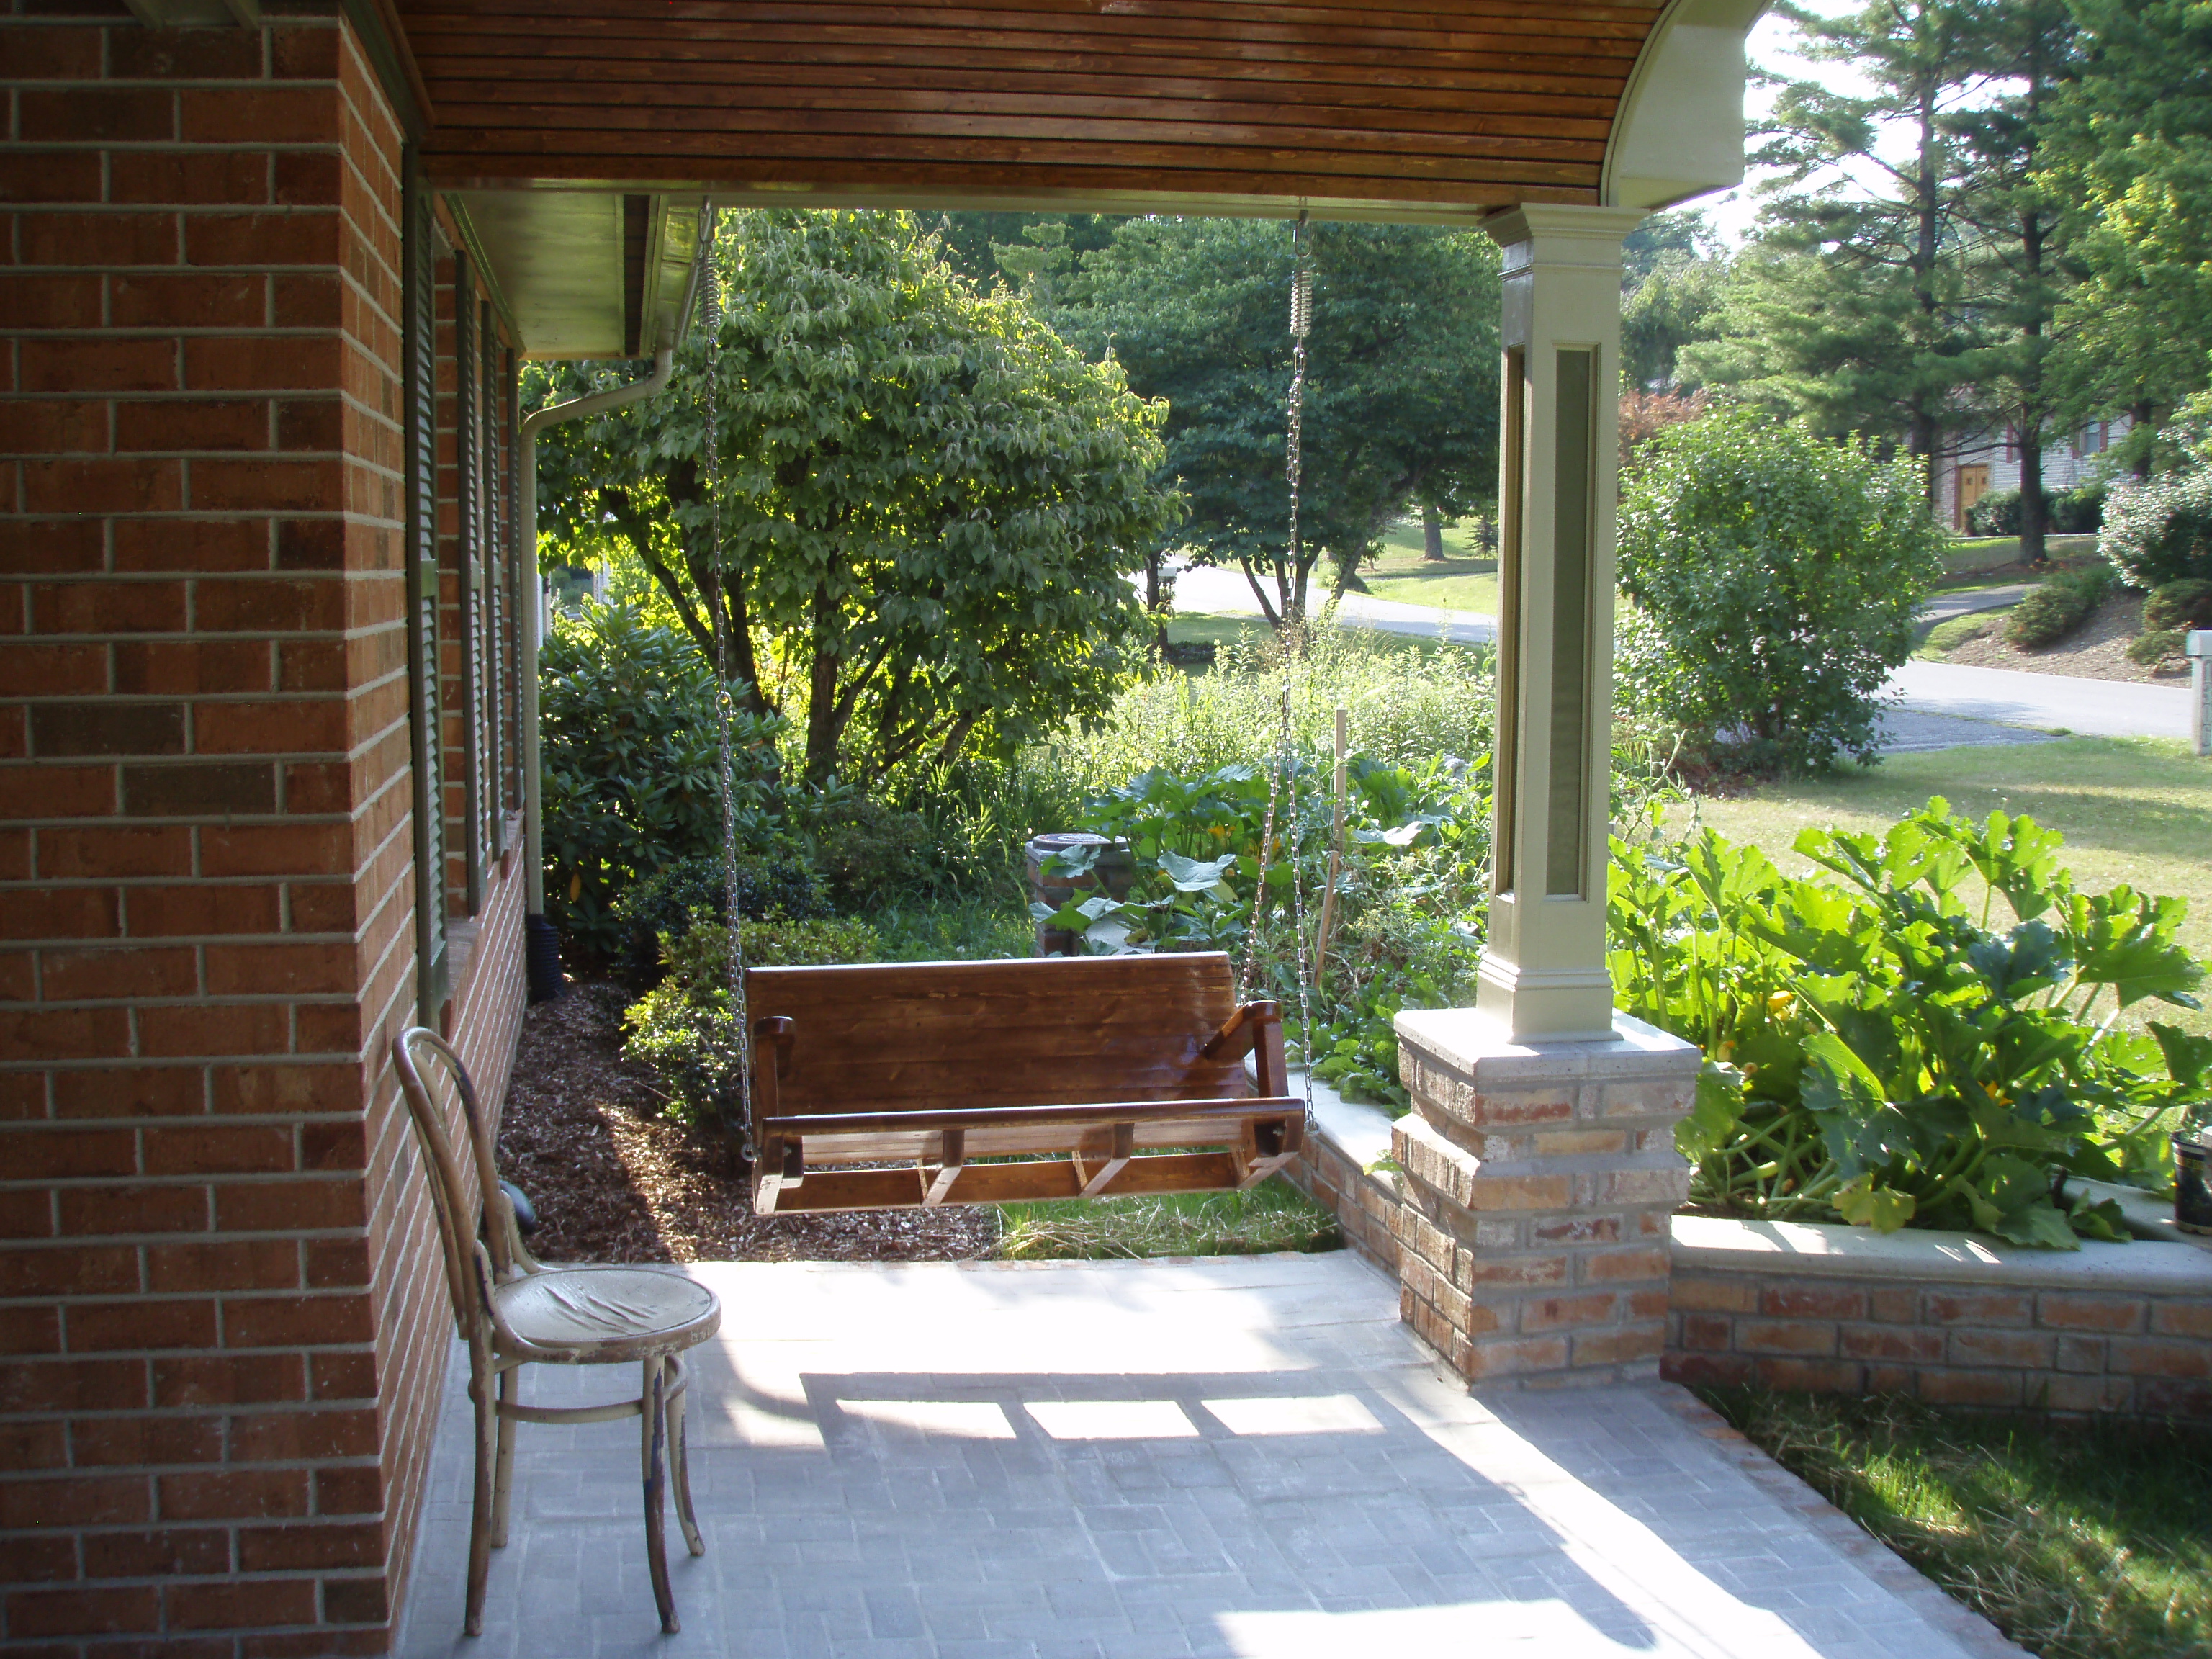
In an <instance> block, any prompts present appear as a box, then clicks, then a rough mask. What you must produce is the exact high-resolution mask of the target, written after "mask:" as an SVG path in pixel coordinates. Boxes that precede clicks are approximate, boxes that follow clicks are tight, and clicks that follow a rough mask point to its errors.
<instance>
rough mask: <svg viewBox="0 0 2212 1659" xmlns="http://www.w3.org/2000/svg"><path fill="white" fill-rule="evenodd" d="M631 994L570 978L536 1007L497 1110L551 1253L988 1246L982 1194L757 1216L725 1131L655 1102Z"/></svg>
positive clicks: (708, 1256)
mask: <svg viewBox="0 0 2212 1659" xmlns="http://www.w3.org/2000/svg"><path fill="white" fill-rule="evenodd" d="M629 1000H630V999H629V993H628V992H626V991H624V990H623V988H622V987H620V986H618V985H613V984H609V983H605V982H603V981H602V982H593V983H586V984H580V985H572V986H570V987H568V992H567V994H564V995H562V996H561V997H558V998H556V999H555V1000H552V1001H550V1002H542V1003H539V1004H538V1005H537V1006H534V1007H532V1009H531V1010H530V1011H529V1012H528V1013H527V1014H526V1016H525V1017H524V1019H523V1023H522V1043H521V1047H520V1050H519V1051H518V1052H517V1054H516V1055H515V1063H514V1075H513V1080H512V1081H511V1082H510V1083H509V1085H507V1105H506V1108H505V1110H504V1112H503V1114H502V1115H501V1120H500V1133H499V1163H500V1171H501V1174H502V1175H504V1176H506V1177H507V1180H509V1181H511V1182H513V1183H514V1184H515V1185H516V1186H518V1187H520V1188H522V1190H523V1191H524V1192H525V1193H526V1194H528V1195H529V1197H530V1200H531V1202H532V1204H533V1205H534V1206H536V1208H537V1211H538V1224H539V1225H538V1232H537V1233H536V1235H535V1236H533V1237H532V1238H531V1240H530V1248H531V1249H532V1252H533V1253H534V1254H536V1255H539V1256H541V1257H543V1258H544V1259H545V1260H547V1261H967V1260H971V1259H973V1258H975V1257H979V1256H985V1255H989V1254H990V1253H991V1250H992V1247H993V1246H994V1243H996V1242H997V1238H998V1212H996V1211H995V1210H994V1209H991V1208H990V1207H989V1206H981V1205H948V1206H945V1207H943V1208H940V1209H933V1210H919V1209H917V1210H883V1211H874V1212H856V1213H853V1214H838V1215H815V1216H765V1217H763V1216H756V1215H755V1214H754V1213H753V1212H752V1201H751V1199H750V1195H749V1194H748V1193H747V1191H746V1188H745V1185H744V1182H741V1181H740V1180H738V1178H737V1176H736V1175H735V1173H734V1172H733V1171H732V1168H731V1158H730V1155H729V1152H728V1151H727V1150H726V1146H725V1145H724V1143H723V1141H722V1139H721V1137H720V1135H719V1134H708V1133H703V1132H700V1131H696V1130H692V1129H689V1128H686V1127H684V1125H682V1124H680V1123H678V1122H675V1121H672V1120H671V1119H669V1118H666V1117H664V1116H662V1115H660V1108H661V1103H662V1102H661V1094H660V1091H659V1089H658V1088H657V1087H656V1086H655V1083H654V1079H653V1073H652V1072H651V1071H649V1070H648V1069H647V1067H645V1066H641V1065H639V1064H637V1063H636V1062H635V1061H633V1060H628V1059H626V1058H625V1057H624V1056H623V1052H622V1024H621V1020H622V1011H623V1008H624V1007H626V1006H628V1005H629Z"/></svg>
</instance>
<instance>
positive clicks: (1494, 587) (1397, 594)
mask: <svg viewBox="0 0 2212 1659" xmlns="http://www.w3.org/2000/svg"><path fill="white" fill-rule="evenodd" d="M1444 552H1445V554H1446V555H1447V557H1445V558H1444V559H1443V560H1441V561H1438V562H1430V561H1429V560H1427V559H1425V558H1423V557H1422V556H1421V526H1419V525H1418V524H1410V525H1401V526H1398V528H1397V529H1395V530H1393V531H1392V532H1390V533H1389V535H1388V536H1386V537H1385V538H1383V550H1382V551H1381V553H1379V554H1378V555H1377V556H1376V559H1375V562H1373V563H1371V564H1369V565H1365V566H1364V567H1362V568H1361V570H1360V572H1359V575H1360V580H1363V581H1364V582H1365V583H1366V584H1367V591H1368V592H1370V593H1372V594H1373V595H1374V596H1375V597H1376V599H1397V600H1400V601H1401V602H1402V603H1404V604H1407V605H1434V606H1436V607H1437V609H1438V610H1440V611H1480V612H1481V613H1483V614H1484V615H1485V616H1492V617H1494V616H1496V615H1497V614H1498V560H1497V559H1496V557H1495V556H1491V555H1488V554H1485V553H1484V552H1483V551H1482V550H1481V548H1480V544H1478V543H1477V542H1476V540H1475V538H1474V526H1473V525H1472V524H1469V525H1468V526H1465V527H1462V526H1459V525H1455V524H1453V525H1447V526H1444Z"/></svg>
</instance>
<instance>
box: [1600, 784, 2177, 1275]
mask: <svg viewBox="0 0 2212 1659" xmlns="http://www.w3.org/2000/svg"><path fill="white" fill-rule="evenodd" d="M2061 845H2062V838H2061V837H2060V836H2057V834H2056V833H2054V832H2051V831H2049V830H2045V829H2042V828H2041V827H2040V826H2039V825H2038V824H2036V823H2034V822H2033V820H2032V819H2030V818H2028V817H2025V816H2018V817H2014V816H2008V815H2006V814H2003V813H2001V812H2000V813H1992V814H1991V815H1990V817H1989V818H1988V820H1987V821H1986V822H1984V823H1973V822H1972V821H1970V820H1966V819H1962V818H1960V817H1956V816H1954V814H1953V813H1952V812H1951V811H1950V810H1949V808H1948V805H1947V804H1946V803H1944V802H1943V801H1942V799H1940V798H1939V799H1935V800H1932V801H1930V802H1929V803H1928V805H1926V806H1925V807H1923V808H1922V809H1920V810H1918V811H1915V812H1913V813H1911V814H1909V815H1908V816H1906V817H1904V818H1903V819H1902V820H1900V821H1899V822H1898V823H1894V824H1893V825H1892V826H1891V827H1890V828H1889V829H1888V830H1887V832H1886V833H1885V834H1883V835H1881V836H1875V835H1871V834H1855V833H1851V832H1848V831H1845V832H1838V831H1835V830H1831V829H1806V830H1804V831H1802V832H1801V833H1800V834H1799V836H1797V838H1796V851H1797V852H1798V853H1799V854H1801V855H1802V857H1803V858H1805V859H1807V860H1809V861H1810V862H1811V863H1812V864H1814V866H1817V869H1818V873H1817V875H1816V876H1815V877H1814V878H1794V877H1788V876H1784V875H1783V874H1782V873H1781V872H1779V871H1778V870H1777V869H1776V868H1775V866H1774V865H1773V863H1772V861H1771V860H1769V859H1768V858H1767V857H1766V856H1765V854H1763V853H1761V852H1760V851H1759V849H1758V848H1750V847H1736V846H1733V845H1731V844H1730V843H1729V842H1727V841H1726V840H1724V839H1723V837H1722V836H1718V835H1717V834H1716V833H1714V832H1713V831H1711V829H1706V830H1704V831H1702V832H1700V833H1699V834H1698V835H1697V836H1693V837H1691V838H1689V839H1688V840H1686V841H1685V842H1677V843H1672V844H1669V843H1668V842H1661V841H1657V840H1654V841H1650V842H1642V843H1638V842H1629V841H1625V840H1622V839H1620V838H1618V837H1616V838H1615V841H1614V842H1613V869H1612V874H1611V880H1610V885H1609V891H1608V912H1609V918H1610V922H1611V931H1612V935H1613V952H1612V958H1611V966H1612V969H1613V981H1614V985H1615V988H1616V994H1618V996H1619V998H1620V1003H1621V1006H1623V1007H1624V1008H1626V1010H1627V1011H1628V1012H1631V1013H1632V1014H1635V1015H1637V1016H1638V1018H1644V1019H1647V1020H1649V1021H1650V1022H1651V1023H1652V1024H1656V1025H1659V1026H1661V1027H1662V1028H1663V1029H1665V1030H1670V1031H1673V1032H1674V1033H1675V1034H1676V1035H1678V1036H1683V1037H1686V1038H1687V1039H1689V1040H1690V1041H1692V1042H1697V1043H1698V1044H1699V1046H1700V1047H1701V1048H1703V1049H1704V1050H1705V1056H1706V1060H1705V1073H1704V1075H1703V1077H1702V1079H1701V1080H1700V1085H1699V1094H1698V1100H1697V1104H1696V1107H1695V1109H1694V1110H1693V1111H1692V1114H1691V1115H1690V1117H1689V1118H1688V1119H1687V1120H1686V1121H1685V1122H1684V1123H1683V1124H1682V1126H1681V1127H1680V1130H1679V1131H1678V1133H1677V1140H1678V1143H1679V1144H1680V1146H1681V1149H1682V1151H1683V1152H1684V1154H1685V1155H1686V1157H1688V1158H1690V1159H1691V1160H1692V1164H1694V1165H1695V1166H1696V1168H1695V1174H1694V1176H1693V1178H1692V1202H1693V1203H1696V1204H1698V1205H1699V1206H1703V1207H1707V1208H1710V1209H1713V1210H1717V1211H1720V1212H1725V1213H1732V1214H1744V1215H1751V1216H1757V1217H1765V1218H1793V1217H1794V1218H1819V1219H1823V1220H1825V1219H1831V1218H1840V1219H1842V1220H1844V1221H1848V1222H1852V1223H1855V1224H1857V1225H1870V1226H1874V1227H1875V1228H1878V1229H1880V1230H1881V1231H1893V1230H1894V1229H1896V1228H1899V1227H1901V1226H1905V1225H1919V1226H1932V1227H1944V1228H1978V1229H1980V1230H1982V1231H1987V1232H1990V1233H1993V1234H1995V1235H1996V1236H1997V1237H2002V1238H2005V1239H2008V1240H2011V1241H2012V1242H2014V1243H2021V1244H2033V1245H2039V1246H2044V1247H2046V1248H2051V1249H2073V1248H2075V1243H2076V1236H2077V1235H2080V1236H2083V1237H2093V1238H2102V1239H2110V1240H2123V1239H2124V1238H2125V1237H2126V1233H2125V1231H2124V1228H2123V1227H2122V1226H2121V1225H2120V1221H2119V1217H2118V1209H2117V1206H2112V1205H2110V1204H2102V1205H2100V1204H2096V1203H2092V1202H2088V1201H2087V1200H2081V1199H2079V1198H2077V1199H2075V1200H2070V1201H2069V1200H2066V1199H2064V1198H2063V1196H2062V1195H2061V1194H2059V1193H2058V1191H2057V1188H2055V1186H2054V1182H2056V1181H2057V1178H2058V1177H2059V1176H2063V1175H2066V1174H2073V1175H2077V1176H2095V1177H2098V1178H2101V1179H2106V1180H2130V1181H2135V1182H2139V1183H2141V1184H2143V1185H2146V1186H2150V1187H2154V1188H2163V1187H2164V1186H2166V1184H2168V1183H2169V1182H2170V1181H2171V1152H2170V1149H2169V1147H2168V1144H2167V1139H2166V1137H2167V1136H2168V1135H2169V1134H2171V1133H2172V1132H2174V1131H2175V1130H2178V1129H2182V1128H2185V1127H2191V1126H2193V1125H2194V1124H2196V1123H2197V1122H2198V1121H2203V1118H2204V1117H2205V1116H2206V1115H2207V1098H2208V1096H2212V1040H2207V1039H2205V1038H2203V1037H2200V1036H2193V1035H2191V1034H2190V1033H2188V1032H2185V1031H2183V1030H2180V1029H2179V1028H2178V1027H2175V1026H2173V1025H2171V1024H2166V1023H2165V1022H2163V1021H2160V1020H2158V1019H2155V1018H2154V1019H2151V1020H2149V1021H2148V1022H2147V1029H2146V1030H2143V1031H2140V1032H2138V1031H2131V1030H2117V1029H2115V1022H2116V1019H2117V1017H2118V1013H2119V1012H2122V1011H2124V1010H2125V1009H2127V1008H2130V1007H2131V1006H2134V1005H2136V1004H2139V1003H2143V1002H2145V1001H2147V1000H2158V1001H2161V1002H2165V1003H2167V1004H2172V1005H2175V1006H2181V1007H2185V1008H2194V1007H2196V1006H2197V1002H2196V1000H2195V998H2194V997H2193V996H2192V995H2191V993H2192V992H2193V991H2194V990H2195V989H2196V988H2197V986H2198V985H2200V984H2201V983H2202V981H2203V977H2204V971H2203V968H2202V967H2201V966H2200V965H2199V964H2198V963H2196V962H2195V961H2194V960H2192V959H2191V957H2190V956H2189V954H2188V952H2187V951H2185V949H2183V948H2182V947H2181V945H2179V943H2178V942H2177V940H2176V937H2175V935H2176V933H2177V931H2178V928H2179V923H2180V920H2181V915H2182V912H2183V910H2184V908H2185V906H2184V904H2183V903H2182V902H2181V901H2179V900H2176V899H2167V898H2158V897H2154V896H2149V895H2144V894H2138V893H2136V892H2135V891H2134V890H2131V889H2130V888H2128V887H2126V886H2124V885H2123V886H2119V887H2116V888H2114V889H2112V890H2109V891H2107V892H2104V893H2089V892H2084V891H2081V890H2079V889H2078V888H2077V887H2076V886H2075V883H2074V881H2073V879H2072V878H2071V877H2070V875H2069V874H2068V873H2067V872H2066V871H2065V870H2064V869H2063V867H2062V866H2061V865H2060V863H2059V853H2060V848H2061ZM1970 873H1971V874H1972V875H1976V876H1978V878H1979V882H1978V884H1977V885H1978V897H1977V898H1976V899H1975V900H1974V901H1973V902H1969V898H1968V896H1967V893H1966V879H1965V878H1966V877H1967V876H1968V875H1969V874H1970ZM2100 1001H2101V1002H2102V1003H2103V1004H2104V1005H2105V1006H2106V1008H2108V1009H2109V1012H2105V1013H2103V1014H2101V1015H2100V1014H2099V1013H2097V1012H2095V1010H2096V1009H2097V1007H2098V1006H2099V1004H2100Z"/></svg>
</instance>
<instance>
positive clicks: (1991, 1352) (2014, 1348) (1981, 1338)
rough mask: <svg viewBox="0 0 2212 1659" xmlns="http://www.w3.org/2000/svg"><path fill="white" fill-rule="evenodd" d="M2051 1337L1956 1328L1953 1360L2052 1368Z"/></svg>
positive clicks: (2028, 1367) (1952, 1335)
mask: <svg viewBox="0 0 2212 1659" xmlns="http://www.w3.org/2000/svg"><path fill="white" fill-rule="evenodd" d="M1951 1363H1952V1364H1954V1365H2016V1366H2020V1367H2021V1368H2022V1369H2024V1370H2049V1369H2050V1368H2051V1339H2050V1338H2049V1337H2047V1336H2042V1335H2030V1334H2026V1333H2021V1334H2018V1335H2015V1334H2009V1333H2006V1332H2002V1331H1953V1332H1952V1333H1951Z"/></svg>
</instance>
